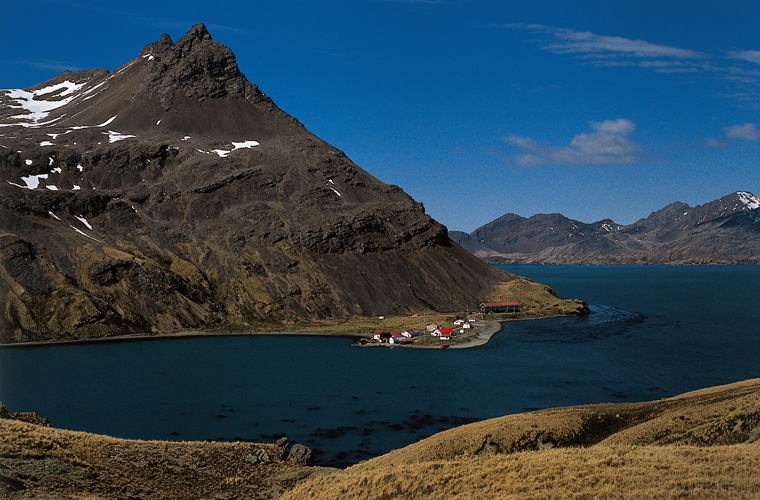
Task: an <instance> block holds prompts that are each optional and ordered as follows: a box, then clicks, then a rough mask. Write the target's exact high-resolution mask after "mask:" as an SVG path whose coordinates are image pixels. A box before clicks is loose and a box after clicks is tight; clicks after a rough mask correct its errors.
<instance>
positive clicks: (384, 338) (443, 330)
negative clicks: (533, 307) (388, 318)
mask: <svg viewBox="0 0 760 500" xmlns="http://www.w3.org/2000/svg"><path fill="white" fill-rule="evenodd" d="M480 310H481V312H482V313H483V314H488V313H513V312H519V311H520V304H518V303H517V302H484V303H482V304H480ZM478 321H479V319H478V318H477V317H475V316H470V317H468V318H467V319H457V320H455V321H454V322H453V324H452V325H451V326H443V325H441V324H440V323H431V324H429V325H427V326H426V327H425V330H424V331H423V330H420V329H416V328H415V329H408V330H403V331H401V332H393V331H381V330H378V331H376V332H375V333H374V334H373V335H372V337H371V338H366V339H361V340H360V341H359V344H360V345H368V344H374V345H376V344H381V345H382V344H385V345H407V344H413V343H415V342H417V341H418V340H419V339H420V338H425V337H435V338H437V339H438V340H441V341H444V342H445V341H451V340H454V339H456V337H457V334H459V335H462V334H466V333H468V331H469V330H470V329H471V328H473V326H475V325H476V324H477V323H478ZM445 343H448V342H445Z"/></svg>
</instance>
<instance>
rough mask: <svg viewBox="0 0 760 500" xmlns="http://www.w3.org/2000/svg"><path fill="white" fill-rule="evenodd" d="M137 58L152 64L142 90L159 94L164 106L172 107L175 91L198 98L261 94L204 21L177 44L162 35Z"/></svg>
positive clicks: (152, 94)
mask: <svg viewBox="0 0 760 500" xmlns="http://www.w3.org/2000/svg"><path fill="white" fill-rule="evenodd" d="M139 59H147V60H148V62H150V63H153V67H152V68H151V69H150V72H149V77H148V78H147V79H146V81H145V92H146V93H147V94H148V95H149V96H151V97H159V98H160V99H161V102H162V104H164V107H165V109H169V108H171V107H172V105H173V101H174V95H175V94H176V93H178V92H181V93H183V94H184V95H186V96H187V97H190V98H192V99H197V100H199V101H204V100H209V99H222V98H225V97H228V96H229V97H231V98H233V99H246V98H255V97H258V96H260V92H257V88H256V87H255V86H253V85H251V84H250V83H249V82H248V80H246V78H245V76H244V75H243V74H242V73H241V72H240V69H239V68H238V65H237V60H236V58H235V55H234V54H233V53H232V51H231V50H230V49H229V48H227V47H225V46H224V45H222V44H220V43H218V42H215V41H214V40H213V39H212V38H211V35H210V34H209V32H208V30H207V29H206V26H205V25H203V24H196V25H195V26H193V28H192V29H191V30H190V31H188V32H187V34H185V36H183V37H182V38H180V39H179V40H178V41H177V43H176V44H175V43H173V42H172V40H171V37H169V35H167V34H164V35H162V36H161V38H160V39H159V40H158V41H157V42H155V43H151V44H148V45H146V46H145V47H144V48H143V50H142V51H141V52H140V56H139ZM139 94H142V93H139Z"/></svg>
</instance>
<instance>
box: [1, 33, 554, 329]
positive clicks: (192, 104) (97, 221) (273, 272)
mask: <svg viewBox="0 0 760 500" xmlns="http://www.w3.org/2000/svg"><path fill="white" fill-rule="evenodd" d="M0 125H3V126H4V127H7V128H4V129H3V134H2V135H0V227H2V228H3V232H2V234H0V301H2V302H0V311H2V312H3V313H2V315H0V342H11V341H14V342H19V341H25V340H33V339H49V338H67V337H68V338H79V337H92V336H103V335H115V334H122V333H135V332H149V331H170V330H176V329H182V328H195V327H216V326H221V325H242V326H246V325H251V324H258V323H260V322H268V321H281V322H299V321H310V320H314V319H320V320H321V319H327V318H331V319H336V318H349V317H354V316H370V317H371V316H379V315H384V314H401V313H408V312H413V311H414V312H416V311H420V310H429V309H434V310H445V311H455V310H461V309H466V308H467V307H468V306H469V307H475V306H476V305H477V304H479V303H480V302H481V301H483V300H484V298H485V297H486V295H488V294H490V293H491V292H492V291H493V290H496V288H495V287H496V286H497V285H498V286H501V284H503V283H506V282H510V281H512V280H514V279H515V277H514V276H513V275H510V274H508V273H506V272H503V271H500V270H497V269H495V268H493V267H491V266H488V265H486V264H485V263H483V262H481V261H480V260H478V259H477V258H475V257H474V256H473V255H471V254H469V253H467V252H466V251H465V250H464V249H462V248H461V247H460V246H458V245H455V244H454V243H453V242H452V241H451V240H450V239H449V238H448V236H447V232H446V228H445V227H443V226H442V225H441V224H439V223H437V222H436V221H434V220H432V219H431V218H430V216H428V215H426V214H425V212H424V210H423V208H422V206H421V204H418V203H416V202H415V201H414V200H413V199H411V198H410V197H409V196H408V195H407V194H406V193H404V192H403V191H402V190H401V189H400V188H398V187H396V186H392V185H388V184H385V183H383V182H381V181H379V180H378V179H376V178H374V177H373V176H372V175H370V174H368V173H367V172H365V171H363V170H362V169H361V168H360V167H359V166H357V165H355V164H354V163H353V162H351V160H349V159H348V158H346V156H345V154H343V152H341V151H339V150H337V149H336V148H334V147H333V146H330V145H329V144H327V143H325V142H324V141H322V140H320V139H319V138H317V137H316V136H314V135H313V134H311V133H310V132H309V131H308V130H306V128H305V127H303V125H301V124H300V123H299V122H298V121H297V120H296V119H294V118H293V117H291V116H289V115H288V114H287V113H285V112H284V111H282V110H280V109H279V108H277V106H275V105H274V103H273V102H272V101H271V100H270V99H269V98H268V97H266V96H265V95H264V94H263V93H261V92H260V91H259V90H258V88H257V87H256V86H255V85H252V84H251V83H249V82H248V80H247V79H246V78H245V76H244V75H243V74H242V73H241V72H240V70H239V69H238V66H237V62H236V59H235V56H234V54H233V53H232V51H231V50H230V49H228V48H227V47H225V46H224V45H221V44H220V43H218V42H216V41H214V40H212V39H211V36H210V35H209V34H208V31H207V30H206V28H205V27H204V26H203V25H196V26H194V27H193V28H192V29H191V30H190V31H189V32H188V33H187V34H186V35H185V36H183V37H182V38H180V39H179V40H178V41H177V42H176V43H174V42H172V40H171V38H170V37H169V36H168V35H163V36H161V37H160V38H159V40H158V41H156V42H154V43H152V44H149V45H146V46H145V47H144V48H143V49H142V51H141V52H140V55H138V56H137V57H135V58H134V59H132V60H131V61H128V62H126V63H125V64H123V65H122V66H120V67H119V68H117V69H116V70H114V71H112V72H110V73H109V72H107V71H105V70H95V71H92V72H80V73H64V74H62V75H60V76H59V77H56V78H55V79H52V80H49V81H47V82H44V83H42V84H40V85H37V86H35V87H34V88H31V89H26V90H22V89H16V90H7V91H0ZM498 290H501V288H499V289H498ZM498 290H496V292H497V293H500V292H498ZM547 293H548V292H547ZM551 300H554V299H553V298H552V299H551Z"/></svg>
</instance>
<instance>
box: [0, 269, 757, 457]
mask: <svg viewBox="0 0 760 500" xmlns="http://www.w3.org/2000/svg"><path fill="white" fill-rule="evenodd" d="M504 269H506V270H508V271H510V272H514V273H517V274H521V275H523V276H527V277H529V278H531V279H534V280H536V281H539V282H542V283H546V284H548V285H550V286H551V287H553V288H554V289H555V290H556V291H557V293H558V294H559V295H560V296H562V297H574V298H581V299H583V300H586V301H587V302H589V304H590V305H591V310H592V312H593V314H591V315H590V316H588V317H584V318H555V319H545V320H537V321H522V322H513V323H507V324H506V325H505V326H504V328H503V329H502V331H501V332H500V333H499V334H498V335H496V336H495V337H494V339H493V340H492V341H491V343H489V344H488V345H486V346H482V347H477V348H472V349H458V350H454V349H448V350H444V351H440V350H420V349H405V348H370V349H367V348H356V347H351V346H350V345H349V344H350V342H351V341H350V339H347V338H336V337H277V336H235V337H205V338H193V339H169V340H150V341H136V342H124V343H103V344H89V345H73V346H59V347H39V348H28V349H0V401H2V402H4V403H5V404H6V406H7V407H8V408H9V409H10V410H11V411H35V412H37V413H38V414H40V415H42V416H45V417H47V418H48V419H50V420H51V421H52V422H53V425H54V426H56V427H61V428H67V429H73V430H82V431H88V432H95V433H100V434H107V435H111V436H116V437H124V438H140V439H171V440H195V439H209V438H211V439H217V438H221V439H226V440H232V439H235V438H238V437H239V438H243V439H257V440H260V441H272V440H274V436H275V435H279V434H286V435H287V436H288V437H289V438H290V439H291V441H297V442H302V443H305V444H307V445H309V446H311V447H313V448H315V449H317V450H319V451H320V452H321V453H320V454H319V456H318V460H319V461H320V462H321V463H324V464H334V465H342V464H345V463H350V462H356V461H359V460H361V459H365V458H368V457H370V456H373V455H375V454H379V453H383V452H387V451H389V450H391V449H393V448H398V447H400V446H404V445H406V444H409V443H411V442H414V441H415V440H417V439H419V438H421V437H426V436H428V435H430V434H433V433H435V432H438V431H439V430H442V429H446V428H450V427H453V426H455V425H458V424H461V423H465V422H469V421H472V420H479V419H485V418H490V417H495V416H500V415H505V414H510V413H518V412H524V411H529V410H533V409H541V408H546V407H556V406H567V405H576V404H584V403H601V402H626V401H644V400H651V399H659V398H662V397H667V396H672V395H676V394H679V393H682V392H685V391H689V390H694V389H699V388H703V387H706V386H710V385H717V384H724V383H729V382H735V381H738V380H743V379H748V378H754V377H759V376H760V362H759V361H760V307H759V306H760V267H751V266H742V267H669V266H642V267H639V266H630V267H580V266H579V267H576V266H548V267H542V266H514V267H504Z"/></svg>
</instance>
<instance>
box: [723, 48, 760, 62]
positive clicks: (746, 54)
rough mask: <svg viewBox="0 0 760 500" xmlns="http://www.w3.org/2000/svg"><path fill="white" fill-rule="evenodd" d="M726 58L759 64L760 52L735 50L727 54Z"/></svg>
mask: <svg viewBox="0 0 760 500" xmlns="http://www.w3.org/2000/svg"><path fill="white" fill-rule="evenodd" d="M728 57H731V58H733V59H741V60H743V61H749V62H752V63H757V64H760V50H736V51H732V52H729V53H728Z"/></svg>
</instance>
